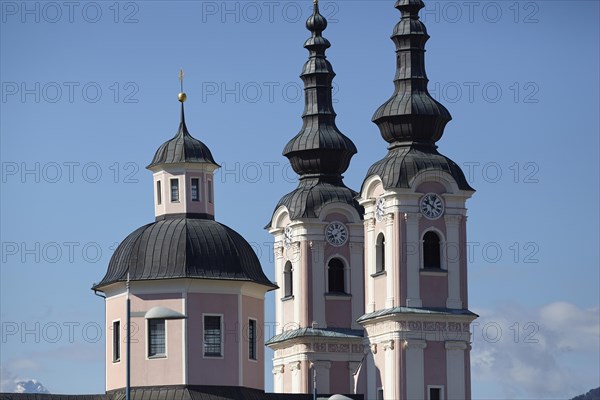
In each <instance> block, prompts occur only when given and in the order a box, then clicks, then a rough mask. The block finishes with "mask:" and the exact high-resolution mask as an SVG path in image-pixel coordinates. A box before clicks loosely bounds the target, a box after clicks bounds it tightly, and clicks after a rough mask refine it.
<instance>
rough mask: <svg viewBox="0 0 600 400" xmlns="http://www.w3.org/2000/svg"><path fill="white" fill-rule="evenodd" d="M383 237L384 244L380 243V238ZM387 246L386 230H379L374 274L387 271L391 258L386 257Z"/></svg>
mask: <svg viewBox="0 0 600 400" xmlns="http://www.w3.org/2000/svg"><path fill="white" fill-rule="evenodd" d="M380 237H383V246H382V245H380V244H379V238H380ZM386 246H387V238H386V237H385V232H379V233H377V235H376V236H375V272H374V273H373V275H380V274H384V273H386V272H387V268H386V264H387V263H389V260H386V259H385V247H386Z"/></svg>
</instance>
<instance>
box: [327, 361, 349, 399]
mask: <svg viewBox="0 0 600 400" xmlns="http://www.w3.org/2000/svg"><path fill="white" fill-rule="evenodd" d="M349 389H350V370H349V369H348V363H347V362H345V361H332V362H331V368H330V369H329V393H330V394H332V393H349Z"/></svg>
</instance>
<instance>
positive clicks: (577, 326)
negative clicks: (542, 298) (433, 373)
mask: <svg viewBox="0 0 600 400" xmlns="http://www.w3.org/2000/svg"><path fill="white" fill-rule="evenodd" d="M476 312H477V313H478V314H479V315H480V316H481V317H480V318H479V319H478V320H477V321H476V323H477V324H478V325H474V329H473V339H472V340H473V351H472V358H471V362H472V375H473V383H474V386H476V385H477V384H478V383H485V382H489V383H492V382H493V383H495V384H498V385H501V386H502V387H503V388H504V390H505V395H506V397H507V398H512V399H519V398H535V399H555V398H571V397H573V396H574V395H576V394H580V393H583V392H586V391H588V390H589V389H590V388H592V387H596V386H598V383H599V382H598V378H597V377H598V374H600V365H599V364H598V355H599V352H600V344H599V338H600V309H597V308H595V309H587V310H586V309H581V308H579V307H577V306H575V305H573V304H570V303H566V302H556V303H552V304H548V305H546V306H543V307H541V308H539V309H527V308H526V307H523V306H521V305H517V304H512V305H506V306H503V307H501V308H499V309H498V310H477V311H476Z"/></svg>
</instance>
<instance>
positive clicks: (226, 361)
mask: <svg viewBox="0 0 600 400" xmlns="http://www.w3.org/2000/svg"><path fill="white" fill-rule="evenodd" d="M203 314H223V351H224V354H223V355H224V357H223V358H204V347H203V340H204V338H203V332H204V319H203ZM240 329H241V327H240V326H239V325H238V296H237V295H234V294H204V293H190V294H188V349H189V352H188V354H189V358H188V365H189V374H188V379H189V384H191V385H225V386H239V362H238V360H239V358H238V357H239V346H238V340H239V337H238V334H239V331H240Z"/></svg>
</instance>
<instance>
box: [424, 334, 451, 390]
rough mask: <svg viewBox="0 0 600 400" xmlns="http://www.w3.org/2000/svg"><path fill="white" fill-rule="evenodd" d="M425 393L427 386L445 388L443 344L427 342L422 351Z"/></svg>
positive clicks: (444, 348)
mask: <svg viewBox="0 0 600 400" xmlns="http://www.w3.org/2000/svg"><path fill="white" fill-rule="evenodd" d="M423 358H424V362H425V388H424V390H425V393H427V385H442V386H444V387H447V386H446V376H447V375H446V347H445V344H444V342H434V341H428V342H427V347H426V348H425V350H424V353H423Z"/></svg>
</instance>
